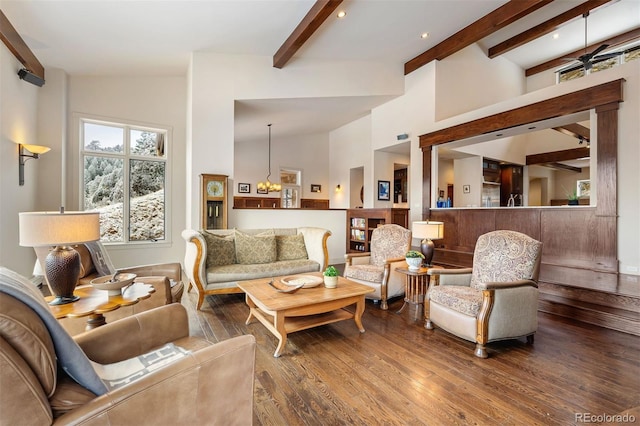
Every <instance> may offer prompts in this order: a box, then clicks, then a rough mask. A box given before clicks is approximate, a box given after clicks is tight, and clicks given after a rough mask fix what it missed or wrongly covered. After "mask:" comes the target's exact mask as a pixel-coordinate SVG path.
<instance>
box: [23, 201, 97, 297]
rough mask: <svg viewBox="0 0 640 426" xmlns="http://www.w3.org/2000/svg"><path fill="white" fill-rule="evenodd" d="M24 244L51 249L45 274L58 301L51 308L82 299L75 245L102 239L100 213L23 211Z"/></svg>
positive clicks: (78, 255) (78, 256) (78, 257)
mask: <svg viewBox="0 0 640 426" xmlns="http://www.w3.org/2000/svg"><path fill="white" fill-rule="evenodd" d="M19 217H20V220H19V229H20V245H21V246H26V247H50V246H54V248H53V249H52V250H50V251H49V254H48V255H47V257H46V259H45V275H46V277H47V282H48V283H49V288H50V289H51V293H52V294H53V295H54V296H55V298H54V299H53V300H52V301H51V302H49V304H51V305H63V304H65V303H71V302H75V301H76V300H78V296H75V295H74V294H73V290H74V289H75V288H76V283H77V282H78V276H79V275H80V254H78V252H77V251H76V250H75V249H74V248H73V247H71V246H72V245H76V244H81V243H86V242H89V241H97V240H99V239H100V213H99V212H66V213H65V212H64V209H61V211H60V212H22V213H20V215H19Z"/></svg>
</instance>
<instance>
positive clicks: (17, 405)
mask: <svg viewBox="0 0 640 426" xmlns="http://www.w3.org/2000/svg"><path fill="white" fill-rule="evenodd" d="M0 307H2V309H0V423H1V424H6V425H20V424H29V425H50V424H55V425H58V424H60V425H62V424H64V425H71V424H83V425H126V424H132V425H133V424H135V425H145V424H153V425H169V424H172V425H179V424H180V425H187V424H188V425H198V424H207V425H214V424H224V425H247V424H251V423H252V418H253V383H254V363H255V339H254V338H253V336H251V335H244V336H239V337H235V338H232V339H229V340H225V341H223V342H220V343H216V344H212V343H210V342H208V341H206V340H204V339H200V338H196V337H190V336H189V325H188V318H187V313H186V310H185V308H184V307H183V306H182V305H180V304H177V303H174V304H170V305H166V306H162V307H159V308H156V309H152V310H149V311H146V312H143V313H140V314H137V315H134V316H130V317H128V318H124V319H122V320H119V321H117V322H113V323H111V324H107V325H104V326H102V327H99V328H97V329H95V330H92V331H89V332H86V333H83V334H81V335H79V336H76V337H74V338H73V339H74V340H75V342H77V344H78V345H79V346H80V348H81V351H77V352H79V353H80V354H82V353H84V354H86V357H88V358H89V359H90V360H91V361H93V362H95V363H99V364H111V363H115V362H120V361H123V360H127V359H130V358H133V357H137V356H139V355H141V354H144V353H147V352H149V351H151V350H154V349H156V348H158V347H161V346H163V345H165V344H166V343H168V342H173V343H174V344H175V345H176V346H179V347H181V348H184V349H187V350H189V351H191V352H190V353H189V354H188V355H186V356H184V357H183V358H180V359H179V360H177V361H174V362H173V363H171V364H168V365H166V366H164V367H160V368H159V369H158V370H156V371H154V372H152V373H150V374H147V375H144V376H142V377H141V378H139V379H137V380H136V381H133V382H132V383H129V384H126V385H124V386H122V387H118V388H116V389H114V390H110V391H107V392H106V393H104V394H102V395H100V396H96V395H95V394H94V393H92V392H91V391H89V390H87V389H86V388H85V387H83V386H81V385H80V384H78V383H77V382H76V381H74V380H73V379H72V378H71V377H70V376H69V375H67V374H66V373H64V372H63V371H62V369H61V368H59V367H60V363H61V361H59V360H60V357H59V356H57V355H58V352H57V351H56V349H55V348H57V346H55V345H56V343H55V342H54V341H53V336H55V334H53V332H49V330H48V329H47V327H46V326H45V321H43V319H42V318H41V316H39V315H38V314H37V313H36V311H35V310H33V309H32V308H31V307H29V306H28V305H27V304H26V302H25V303H23V302H21V301H20V300H18V298H15V297H14V296H12V295H9V294H6V293H3V292H0ZM45 309H46V307H45ZM45 312H46V311H45ZM54 321H55V320H54ZM58 330H59V329H58ZM62 333H64V331H62ZM58 339H60V338H59V337H58ZM58 343H59V342H58ZM67 346H68V345H67ZM82 356H84V355H82Z"/></svg>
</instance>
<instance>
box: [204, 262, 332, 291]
mask: <svg viewBox="0 0 640 426" xmlns="http://www.w3.org/2000/svg"><path fill="white" fill-rule="evenodd" d="M317 271H320V264H319V263H318V262H316V261H315V260H310V259H297V260H281V261H276V262H271V263H257V264H253V265H240V264H235V265H222V266H213V267H208V268H207V283H208V284H209V285H211V284H214V285H215V284H217V283H227V282H233V281H244V280H255V279H258V278H265V277H277V276H282V275H293V274H304V273H306V272H317Z"/></svg>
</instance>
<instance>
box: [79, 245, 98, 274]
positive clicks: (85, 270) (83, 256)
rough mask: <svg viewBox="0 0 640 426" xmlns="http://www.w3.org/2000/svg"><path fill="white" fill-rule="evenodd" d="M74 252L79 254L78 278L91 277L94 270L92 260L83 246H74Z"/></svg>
mask: <svg viewBox="0 0 640 426" xmlns="http://www.w3.org/2000/svg"><path fill="white" fill-rule="evenodd" d="M74 248H75V250H76V251H77V252H78V254H80V275H79V276H78V278H84V277H86V276H89V275H91V273H92V272H93V271H95V270H96V268H95V267H94V266H93V260H92V259H91V253H89V249H88V248H87V246H85V245H84V244H78V245H77V246H74Z"/></svg>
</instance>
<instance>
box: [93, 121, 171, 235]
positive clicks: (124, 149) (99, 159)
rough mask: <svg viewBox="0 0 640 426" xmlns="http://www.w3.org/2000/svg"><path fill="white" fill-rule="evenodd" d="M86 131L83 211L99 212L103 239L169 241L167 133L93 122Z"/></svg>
mask: <svg viewBox="0 0 640 426" xmlns="http://www.w3.org/2000/svg"><path fill="white" fill-rule="evenodd" d="M81 131H82V135H81V140H82V141H83V143H82V153H81V157H82V165H83V167H82V173H83V179H82V182H83V188H82V189H83V208H84V209H85V210H97V211H99V212H100V233H101V240H102V241H105V242H121V243H126V242H139V241H157V240H164V239H165V238H166V223H165V222H166V221H165V216H166V203H165V199H166V194H165V186H166V170H167V157H166V155H165V153H166V149H165V147H166V143H167V141H166V131H165V130H159V129H143V128H139V127H136V126H129V125H125V124H119V123H105V122H97V121H90V120H81ZM125 230H128V231H126V232H125Z"/></svg>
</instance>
